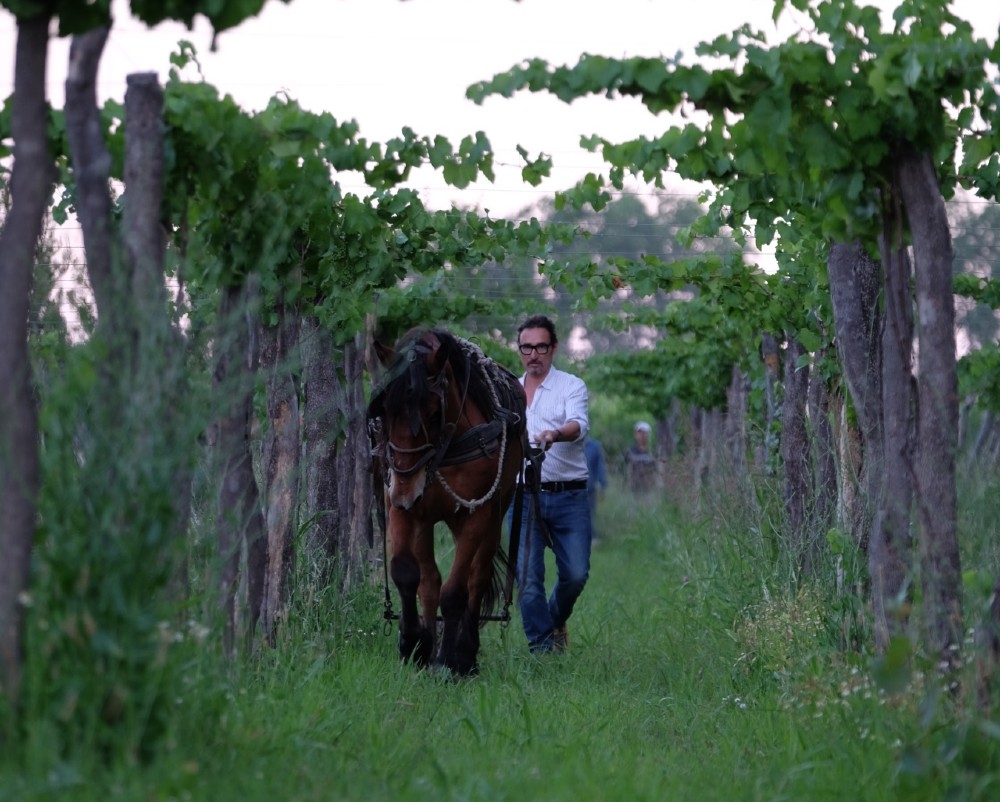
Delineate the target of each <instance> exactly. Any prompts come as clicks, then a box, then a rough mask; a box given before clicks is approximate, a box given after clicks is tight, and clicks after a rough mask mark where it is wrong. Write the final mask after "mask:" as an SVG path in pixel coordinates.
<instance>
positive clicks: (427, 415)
mask: <svg viewBox="0 0 1000 802" xmlns="http://www.w3.org/2000/svg"><path fill="white" fill-rule="evenodd" d="M451 346H452V341H451V340H448V339H445V338H444V336H443V335H442V334H441V333H440V332H435V331H432V330H426V329H415V330H413V331H410V332H409V333H407V334H406V335H404V336H403V338H402V339H401V340H400V341H399V343H397V345H396V347H395V348H388V347H386V346H384V345H382V344H381V343H375V352H376V354H377V355H378V358H379V361H380V362H381V363H382V365H383V366H384V367H385V368H386V377H385V379H384V382H383V385H382V388H381V390H379V391H378V394H379V395H378V397H379V404H378V409H377V410H376V411H375V412H373V414H377V415H378V416H379V417H381V419H382V430H383V431H382V434H383V437H384V444H383V445H384V449H385V453H384V457H385V464H386V468H387V471H388V484H389V499H390V501H391V503H392V505H393V506H394V507H397V508H399V509H404V510H409V509H411V508H412V507H413V505H415V504H416V503H417V502H418V501H419V500H420V498H421V496H422V495H423V493H424V489H425V487H426V486H427V482H428V480H429V479H430V478H431V476H432V475H433V473H434V471H435V470H436V468H437V465H438V463H439V462H440V459H441V457H442V456H443V452H444V450H446V449H447V442H448V440H450V436H451V431H452V430H453V428H454V426H453V424H449V423H448V420H447V413H448V411H447V399H448V395H449V390H450V389H451V388H452V386H453V384H454V370H453V368H452V366H451V364H450V362H449V357H450V355H451V354H450V352H451V350H452V348H451Z"/></svg>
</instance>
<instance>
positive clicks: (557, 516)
mask: <svg viewBox="0 0 1000 802" xmlns="http://www.w3.org/2000/svg"><path fill="white" fill-rule="evenodd" d="M517 350H518V353H519V354H520V357H521V363H522V364H523V365H524V371H525V372H524V375H523V376H522V377H521V384H522V385H523V386H524V391H525V394H526V396H527V400H528V407H527V416H528V438H529V440H530V441H531V443H532V445H535V446H536V447H538V448H541V449H543V457H544V458H543V459H542V462H541V466H540V468H541V477H540V479H541V484H540V485H538V486H537V487H538V490H537V492H529V493H527V494H525V498H524V506H523V508H522V510H521V532H520V543H521V546H520V550H519V552H518V559H517V562H518V565H517V574H518V577H519V582H520V588H519V590H520V592H519V594H518V603H519V606H520V609H521V622H522V625H523V626H524V634H525V637H527V639H528V649H529V650H530V651H531V653H532V654H538V653H545V652H562V651H565V649H566V648H567V646H568V645H569V636H568V634H567V629H566V622H567V620H568V619H569V617H570V615H572V613H573V606H574V605H575V604H576V601H577V599H578V598H579V597H580V594H581V593H582V592H583V587H584V585H585V584H586V582H587V577H588V576H589V574H590V546H591V528H590V505H589V503H588V499H587V459H586V457H585V455H584V443H585V442H586V440H587V430H588V429H589V426H590V422H589V411H588V403H589V402H588V395H587V385H586V384H584V382H583V380H582V379H580V378H579V377H577V376H574V375H572V374H570V373H566V372H565V371H562V370H558V369H556V368H554V367H553V366H552V360H553V358H554V357H555V355H556V353H557V351H558V350H559V339H558V337H557V336H556V327H555V324H554V323H553V322H552V321H551V320H550V319H549V318H548V317H546V316H545V315H534V316H532V317H529V318H528V319H527V320H525V321H524V322H523V323H522V324H521V325H520V327H519V328H518V330H517ZM532 484H533V483H531V482H529V483H528V489H529V491H532V490H533V487H532ZM546 545H548V546H549V547H550V548H551V549H552V552H553V553H554V554H555V562H556V581H555V584H554V586H553V588H552V592H551V594H549V595H548V596H546V591H545V547H546Z"/></svg>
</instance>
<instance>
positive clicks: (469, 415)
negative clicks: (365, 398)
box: [368, 328, 528, 677]
mask: <svg viewBox="0 0 1000 802" xmlns="http://www.w3.org/2000/svg"><path fill="white" fill-rule="evenodd" d="M374 346H375V352H376V354H377V356H378V359H379V361H380V362H381V364H382V365H383V366H384V367H385V369H386V371H385V377H384V379H383V381H382V383H381V386H379V387H377V388H376V390H374V391H373V394H372V399H371V401H370V403H369V406H368V428H369V437H370V439H371V444H372V456H373V467H374V471H375V475H376V476H377V477H378V478H380V479H381V480H382V485H383V487H382V493H381V494H380V495H381V496H382V503H383V505H384V506H383V507H382V510H383V511H385V512H386V513H387V514H386V515H385V522H384V527H385V529H384V531H385V537H386V540H387V542H388V550H389V552H390V556H389V557H388V560H389V569H390V570H389V573H390V574H391V576H392V581H393V583H394V584H395V586H396V590H397V593H398V595H399V600H400V613H399V655H400V659H401V660H402V661H403V662H408V661H412V662H413V663H414V664H416V665H418V666H421V667H443V668H444V669H446V670H447V671H448V672H450V674H451V675H453V676H459V677H461V676H468V675H471V674H475V673H477V672H478V670H479V665H478V655H479V631H480V628H481V626H483V625H484V624H485V622H486V621H487V620H490V619H491V618H492V619H494V620H497V619H499V620H504V618H503V617H498V616H497V615H496V612H497V609H498V607H499V604H500V602H501V600H502V597H503V596H504V592H505V591H506V595H507V597H508V598H507V599H506V606H504V609H503V612H504V614H505V615H506V614H507V606H509V604H510V598H509V595H510V589H511V587H512V585H513V575H512V574H511V573H510V572H511V571H512V570H513V569H512V567H511V566H512V564H514V561H515V560H516V555H512V559H511V560H508V558H507V555H506V554H505V552H504V550H503V548H502V545H501V526H502V522H503V518H504V515H505V513H506V511H507V508H508V506H509V505H510V503H511V500H512V498H513V496H514V492H515V487H516V485H517V483H518V477H519V476H520V474H521V469H522V467H523V464H524V460H525V455H526V453H527V448H528V441H527V431H526V415H525V407H526V399H525V394H524V388H523V387H522V386H521V383H520V382H519V381H518V379H517V377H516V376H514V374H513V373H511V372H510V371H508V370H507V369H506V368H504V367H503V366H501V365H500V364H498V363H497V362H495V361H493V360H492V359H489V358H488V357H487V356H486V355H485V354H484V353H483V351H482V350H481V349H480V348H479V347H478V346H476V345H474V344H473V343H470V342H468V341H467V340H463V339H461V338H458V337H456V336H455V335H453V334H451V333H449V332H447V331H445V330H443V329H434V328H419V329H413V330H411V331H410V332H408V333H407V334H405V335H404V336H403V337H402V338H400V340H399V342H397V343H396V345H395V347H392V348H389V347H386V346H385V345H383V344H382V343H380V342H377V341H376V342H375V344H374ZM376 493H377V494H378V489H376ZM438 522H444V523H445V524H446V525H447V526H448V528H449V529H450V530H451V534H452V538H453V540H454V543H455V553H454V557H453V560H452V565H451V571H450V573H449V574H448V578H447V580H446V581H445V582H444V584H443V585H442V582H441V572H440V570H439V569H438V566H437V563H436V561H435V557H434V525H435V524H436V523H438ZM514 548H516V541H514V542H513V543H512V550H513V549H514ZM505 572H506V576H507V578H508V579H507V581H506V582H505V577H504V575H505ZM505 586H506V587H505ZM418 597H419V600H420V611H419V613H418V610H417V599H418ZM386 604H387V615H386V617H387V618H390V617H392V616H391V613H390V612H389V610H391V601H390V600H389V590H388V582H387V583H386ZM439 609H440V618H439V615H438V610H439ZM439 622H440V623H441V625H442V626H441V627H440V635H441V637H440V642H438V640H437V635H438V630H439V627H438V623H439Z"/></svg>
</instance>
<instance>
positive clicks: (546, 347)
mask: <svg viewBox="0 0 1000 802" xmlns="http://www.w3.org/2000/svg"><path fill="white" fill-rule="evenodd" d="M528 346H541V348H534V347H533V348H530V349H529V348H528ZM558 347H559V346H558V345H553V344H552V341H551V339H550V338H549V332H548V331H547V330H546V329H543V328H538V329H525V330H524V331H522V332H521V336H520V337H518V340H517V352H518V354H519V355H520V357H521V364H522V365H524V370H525V372H526V373H527V374H528V375H529V376H533V377H535V378H540V379H544V378H545V376H546V374H548V372H549V368H551V367H552V358H553V357H554V356H555V355H556V348H558ZM525 350H527V351H528V353H524V352H525ZM541 351H546V352H547V353H544V354H543V353H541Z"/></svg>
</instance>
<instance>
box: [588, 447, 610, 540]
mask: <svg viewBox="0 0 1000 802" xmlns="http://www.w3.org/2000/svg"><path fill="white" fill-rule="evenodd" d="M583 453H584V456H586V458H587V471H588V472H589V473H590V477H589V482H588V484H587V493H588V495H589V498H588V501H589V502H590V539H591V540H596V539H597V501H598V499H599V498H603V497H604V491H605V490H607V488H608V467H607V463H606V461H605V459H604V448H603V447H602V446H601V443H600V441H598V440H594V439H593V438H592V437H588V438H587V442H586V443H584V444H583Z"/></svg>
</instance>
